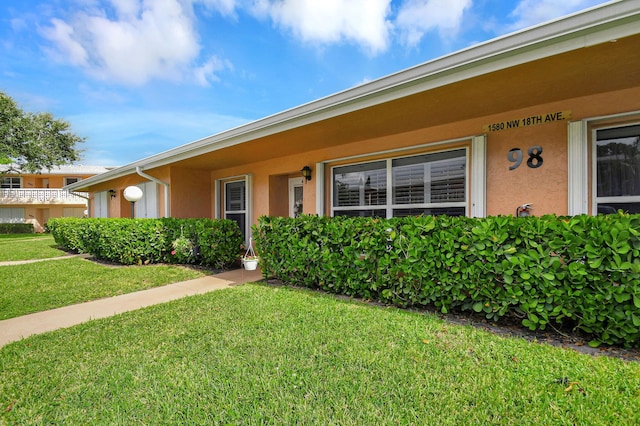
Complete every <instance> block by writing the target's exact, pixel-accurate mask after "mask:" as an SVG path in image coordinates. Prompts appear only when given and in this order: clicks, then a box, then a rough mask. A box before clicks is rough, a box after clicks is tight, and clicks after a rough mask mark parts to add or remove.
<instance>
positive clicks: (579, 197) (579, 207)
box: [567, 121, 589, 216]
mask: <svg viewBox="0 0 640 426" xmlns="http://www.w3.org/2000/svg"><path fill="white" fill-rule="evenodd" d="M586 136H587V132H586V123H585V122H583V121H572V122H570V123H569V124H568V138H567V139H568V140H567V143H568V146H567V148H568V150H567V161H568V162H569V164H568V170H569V176H568V190H569V197H568V202H567V213H568V214H569V215H570V216H575V215H579V214H588V213H589V207H588V203H589V195H588V182H589V180H588V175H587V168H588V167H587V166H588V164H587V162H588V158H589V156H588V152H587V151H588V150H587V138H586Z"/></svg>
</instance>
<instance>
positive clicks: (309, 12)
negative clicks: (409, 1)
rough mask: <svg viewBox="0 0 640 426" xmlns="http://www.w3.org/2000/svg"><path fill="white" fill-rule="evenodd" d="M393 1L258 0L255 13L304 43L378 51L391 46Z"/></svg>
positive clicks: (374, 52) (371, 51) (254, 7)
mask: <svg viewBox="0 0 640 426" xmlns="http://www.w3.org/2000/svg"><path fill="white" fill-rule="evenodd" d="M390 3H391V0H322V1H319V0H256V1H255V2H254V5H253V12H254V13H255V14H256V15H258V16H265V15H266V16H268V17H270V18H271V19H272V20H273V22H274V23H275V24H276V25H277V26H279V27H281V28H283V29H285V30H288V31H291V32H292V33H293V34H294V36H296V37H298V38H300V39H301V40H302V41H304V42H309V43H313V44H319V45H325V44H333V43H341V42H347V43H355V44H357V45H360V46H362V47H363V48H364V49H365V50H366V51H367V52H369V53H371V54H376V53H379V52H382V51H384V50H386V49H387V47H388V45H389V30H390V28H391V23H390V22H389V21H388V20H387V15H388V13H389V12H390V7H389V5H390Z"/></svg>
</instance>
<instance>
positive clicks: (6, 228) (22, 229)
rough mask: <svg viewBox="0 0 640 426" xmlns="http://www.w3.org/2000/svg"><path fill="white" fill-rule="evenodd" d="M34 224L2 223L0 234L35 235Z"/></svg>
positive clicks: (0, 224)
mask: <svg viewBox="0 0 640 426" xmlns="http://www.w3.org/2000/svg"><path fill="white" fill-rule="evenodd" d="M33 233H35V230H34V229H33V224H32V223H0V234H33Z"/></svg>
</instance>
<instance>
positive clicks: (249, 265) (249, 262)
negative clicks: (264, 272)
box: [242, 256, 260, 271]
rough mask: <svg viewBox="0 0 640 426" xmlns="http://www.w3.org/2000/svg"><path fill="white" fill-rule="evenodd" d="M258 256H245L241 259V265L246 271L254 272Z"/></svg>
mask: <svg viewBox="0 0 640 426" xmlns="http://www.w3.org/2000/svg"><path fill="white" fill-rule="evenodd" d="M258 260H260V258H259V257H258V256H245V257H243V258H242V264H243V265H244V269H246V270H247V271H255V270H256V268H257V267H258Z"/></svg>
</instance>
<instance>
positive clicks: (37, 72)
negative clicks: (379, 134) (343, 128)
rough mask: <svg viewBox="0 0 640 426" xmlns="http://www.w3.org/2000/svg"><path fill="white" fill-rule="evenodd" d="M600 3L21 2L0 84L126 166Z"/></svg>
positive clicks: (10, 17) (94, 160)
mask: <svg viewBox="0 0 640 426" xmlns="http://www.w3.org/2000/svg"><path fill="white" fill-rule="evenodd" d="M601 3H605V2H604V1H598V0H50V1H38V0H20V1H3V2H1V4H0V58H2V60H0V90H1V91H3V92H5V93H6V94H8V95H9V96H11V97H12V98H13V99H14V100H15V101H17V102H18V104H19V105H20V106H21V107H22V108H23V109H24V110H26V111H31V112H44V111H47V112H51V113H52V114H54V115H55V116H56V117H58V118H62V119H64V120H66V121H68V122H70V123H71V128H72V131H73V132H74V133H76V134H78V135H80V136H83V137H86V138H87V140H86V142H85V143H84V144H82V145H81V146H80V148H81V149H82V150H83V151H84V152H83V161H82V163H83V164H87V165H105V166H115V165H124V164H127V163H130V162H133V161H136V160H139V159H142V158H144V157H147V156H149V155H153V154H157V153H159V152H162V151H166V150H168V149H171V148H174V147H177V146H180V145H183V144H186V143H189V142H192V141H195V140H198V139H200V138H203V137H206V136H209V135H212V134H215V133H218V132H221V131H223V130H227V129H230V128H233V127H236V126H239V125H241V124H244V123H247V122H250V121H253V120H257V119H260V118H263V117H266V116H269V115H272V114H275V113H277V112H280V111H283V110H286V109H289V108H293V107H296V106H298V105H301V104H303V103H306V102H310V101H313V100H315V99H318V98H321V97H324V96H327V95H330V94H332V93H336V92H339V91H342V90H346V89H348V88H350V87H353V86H356V85H358V84H362V83H364V82H367V81H371V80H375V79H377V78H380V77H383V76H385V75H388V74H391V73H394V72H396V71H400V70H403V69H405V68H408V67H411V66H414V65H417V64H420V63H423V62H425V61H428V60H431V59H434V58H437V57H440V56H443V55H446V54H448V53H451V52H455V51H457V50H460V49H462V48H465V47H468V46H471V45H473V44H475V43H479V42H483V41H486V40H489V39H492V38H495V37H497V36H500V35H503V34H507V33H510V32H512V31H515V30H518V29H521V28H524V27H528V26H531V25H535V24H538V23H541V22H544V21H547V20H549V19H554V18H557V17H560V16H563V15H566V14H569V13H573V12H576V11H579V10H582V9H585V8H588V7H591V6H594V5H597V4H601Z"/></svg>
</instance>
